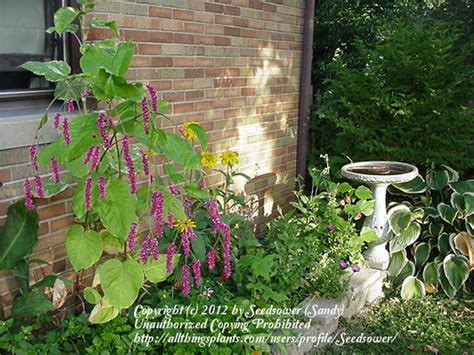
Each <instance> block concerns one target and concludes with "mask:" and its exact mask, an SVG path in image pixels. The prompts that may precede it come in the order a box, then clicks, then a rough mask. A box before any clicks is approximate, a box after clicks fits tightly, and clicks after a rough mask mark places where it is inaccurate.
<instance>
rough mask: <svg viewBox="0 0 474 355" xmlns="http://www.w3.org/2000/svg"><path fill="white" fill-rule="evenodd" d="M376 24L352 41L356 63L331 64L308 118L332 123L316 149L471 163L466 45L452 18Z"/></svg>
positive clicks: (367, 157) (383, 157) (372, 156)
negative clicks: (371, 38) (375, 31)
mask: <svg viewBox="0 0 474 355" xmlns="http://www.w3.org/2000/svg"><path fill="white" fill-rule="evenodd" d="M379 32H380V34H379V37H378V40H377V42H376V43H375V44H366V43H363V42H362V41H358V42H357V44H356V48H357V55H358V57H359V60H360V65H358V66H352V67H351V66H348V65H347V63H345V61H344V59H338V60H336V61H334V62H333V63H332V64H330V66H331V68H332V69H333V70H334V73H335V76H334V78H333V79H329V80H328V81H327V90H326V92H325V94H324V96H323V99H322V104H321V107H320V108H319V109H318V110H316V112H315V115H314V120H315V122H314V124H315V126H318V124H319V122H325V124H327V123H328V122H329V123H330V125H331V126H332V130H331V131H325V132H324V133H323V132H321V133H322V134H323V135H326V136H327V137H326V138H325V140H324V141H323V142H316V143H318V144H320V143H323V144H326V145H327V146H322V147H321V146H320V149H321V150H323V151H325V152H328V153H330V154H331V153H333V154H334V153H336V154H338V155H347V156H350V157H351V158H353V159H354V160H370V159H373V160H401V161H409V162H411V163H414V164H418V165H425V166H426V165H427V163H431V162H433V163H435V164H437V165H440V164H448V165H451V166H453V167H455V168H458V169H467V168H470V167H472V166H473V165H474V158H473V156H474V154H473V153H474V146H473V145H472V144H469V141H470V139H472V137H474V124H473V121H472V116H471V114H470V112H469V100H470V99H471V98H472V97H471V96H470V93H471V92H472V80H471V76H472V68H471V67H470V66H468V65H467V57H468V53H469V50H470V48H472V45H470V44H465V45H462V46H458V45H457V42H458V41H459V39H460V37H461V33H460V32H459V31H458V30H456V28H455V27H454V26H449V25H447V24H446V23H444V22H441V21H432V20H428V19H426V20H421V21H416V22H415V21H413V22H411V21H409V20H407V19H399V20H397V21H396V22H395V23H386V24H384V25H383V26H382V27H380V28H379ZM329 137H330V139H328V138H329Z"/></svg>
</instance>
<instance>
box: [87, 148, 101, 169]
mask: <svg viewBox="0 0 474 355" xmlns="http://www.w3.org/2000/svg"><path fill="white" fill-rule="evenodd" d="M91 158H92V162H91V166H90V169H89V173H92V171H94V169H96V168H97V167H98V166H99V163H100V146H98V145H94V146H93V150H92V156H91Z"/></svg>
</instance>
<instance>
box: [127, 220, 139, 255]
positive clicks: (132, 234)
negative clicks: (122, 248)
mask: <svg viewBox="0 0 474 355" xmlns="http://www.w3.org/2000/svg"><path fill="white" fill-rule="evenodd" d="M137 231H138V224H137V223H136V222H133V223H132V224H131V225H130V230H129V231H128V237H127V246H128V249H130V250H135V248H136V246H137V242H136V237H137Z"/></svg>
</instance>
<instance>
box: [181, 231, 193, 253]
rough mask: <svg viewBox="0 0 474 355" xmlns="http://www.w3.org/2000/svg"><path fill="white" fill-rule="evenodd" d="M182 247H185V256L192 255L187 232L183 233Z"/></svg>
mask: <svg viewBox="0 0 474 355" xmlns="http://www.w3.org/2000/svg"><path fill="white" fill-rule="evenodd" d="M181 247H182V248H183V254H184V256H189V255H191V244H190V242H189V237H188V235H187V234H186V233H183V234H181Z"/></svg>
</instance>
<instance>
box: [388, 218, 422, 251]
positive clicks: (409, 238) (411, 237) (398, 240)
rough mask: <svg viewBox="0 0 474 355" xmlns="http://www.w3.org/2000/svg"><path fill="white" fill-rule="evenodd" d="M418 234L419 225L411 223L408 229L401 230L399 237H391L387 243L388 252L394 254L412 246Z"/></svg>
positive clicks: (419, 230)
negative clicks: (388, 246) (388, 245)
mask: <svg viewBox="0 0 474 355" xmlns="http://www.w3.org/2000/svg"><path fill="white" fill-rule="evenodd" d="M420 232H421V227H420V225H419V224H418V223H416V222H411V223H410V224H409V225H408V227H407V228H406V229H405V230H403V231H402V232H401V233H400V234H399V235H394V236H393V237H392V239H391V240H390V243H389V244H390V252H391V253H395V252H397V251H399V250H402V249H405V248H406V247H407V246H409V245H411V244H413V243H414V242H415V241H416V240H417V239H418V237H419V236H420Z"/></svg>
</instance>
